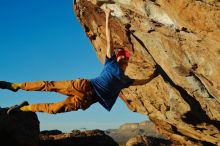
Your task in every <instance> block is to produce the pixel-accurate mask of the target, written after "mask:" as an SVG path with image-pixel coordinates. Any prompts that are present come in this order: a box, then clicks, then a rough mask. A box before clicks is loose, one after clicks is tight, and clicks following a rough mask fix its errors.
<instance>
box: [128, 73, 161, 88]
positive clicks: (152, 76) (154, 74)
mask: <svg viewBox="0 0 220 146" xmlns="http://www.w3.org/2000/svg"><path fill="white" fill-rule="evenodd" d="M157 76H158V74H157V73H156V72H154V73H153V74H152V75H151V76H150V77H149V78H148V79H134V82H133V84H132V86H137V85H144V84H147V83H148V82H150V81H151V80H153V79H154V78H156V77H157Z"/></svg>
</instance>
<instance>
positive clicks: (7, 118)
mask: <svg viewBox="0 0 220 146" xmlns="http://www.w3.org/2000/svg"><path fill="white" fill-rule="evenodd" d="M7 110H8V108H1V109H0V142H1V144H3V146H12V145H14V146H125V145H126V146H137V145H149V146H151V145H160V144H163V145H167V146H168V145H171V142H170V141H168V140H166V139H164V137H163V136H161V135H160V134H158V133H157V132H156V131H155V126H154V125H153V124H152V123H151V122H149V121H146V122H142V123H139V124H138V123H133V124H124V125H122V126H120V128H119V129H110V130H106V131H101V130H85V131H79V130H73V131H71V132H69V133H63V132H61V131H59V130H50V131H41V132H40V130H39V129H40V128H39V126H40V125H39V121H38V118H37V115H36V114H35V113H32V112H17V113H14V114H11V115H8V114H7V113H6V111H7Z"/></svg>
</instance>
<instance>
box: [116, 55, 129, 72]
mask: <svg viewBox="0 0 220 146" xmlns="http://www.w3.org/2000/svg"><path fill="white" fill-rule="evenodd" d="M117 62H118V64H119V66H120V68H121V70H122V71H125V70H126V67H127V66H128V60H127V59H126V58H125V56H120V57H118V58H117Z"/></svg>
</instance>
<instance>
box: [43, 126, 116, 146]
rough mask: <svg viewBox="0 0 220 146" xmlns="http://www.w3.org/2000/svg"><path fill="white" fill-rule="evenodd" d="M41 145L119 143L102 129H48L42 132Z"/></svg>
mask: <svg viewBox="0 0 220 146" xmlns="http://www.w3.org/2000/svg"><path fill="white" fill-rule="evenodd" d="M40 146H118V144H117V143H116V142H115V141H114V140H113V139H112V138H111V137H109V136H107V135H106V134H105V133H104V132H103V131H101V130H90V131H79V130H74V131H72V132H71V133H60V132H59V131H57V133H56V131H53V132H51V131H48V133H46V132H43V133H41V134H40Z"/></svg>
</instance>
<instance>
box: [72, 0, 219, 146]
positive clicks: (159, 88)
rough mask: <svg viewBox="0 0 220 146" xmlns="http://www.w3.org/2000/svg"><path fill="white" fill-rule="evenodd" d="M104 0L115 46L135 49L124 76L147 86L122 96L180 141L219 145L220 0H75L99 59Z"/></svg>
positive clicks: (103, 41) (102, 44) (103, 42)
mask: <svg viewBox="0 0 220 146" xmlns="http://www.w3.org/2000/svg"><path fill="white" fill-rule="evenodd" d="M104 3H107V7H109V8H111V9H113V10H114V12H112V17H111V18H110V27H111V32H112V43H113V45H114V48H116V49H117V48H120V47H127V48H128V49H129V50H130V52H131V53H132V57H131V59H130V62H129V65H128V68H127V71H126V74H127V75H129V76H130V77H132V78H137V79H147V78H149V76H151V75H152V73H153V72H154V71H156V72H157V73H159V76H157V77H155V78H154V79H153V80H152V81H151V82H149V83H148V84H146V85H142V86H136V87H130V88H127V89H124V90H123V91H122V92H121V93H120V97H121V98H122V99H123V100H124V101H125V103H126V104H127V106H128V108H129V109H130V110H131V111H135V112H139V113H142V114H145V115H147V116H149V118H150V120H151V121H152V122H154V123H155V125H156V127H157V129H158V131H159V132H160V133H161V134H163V135H165V136H166V137H167V138H169V139H171V140H172V141H173V142H176V143H177V144H185V145H206V144H209V145H220V76H219V71H220V47H219V46H220V2H219V1H218V0H75V1H74V11H75V14H76V16H77V17H78V19H79V21H80V23H81V24H82V26H83V28H84V30H85V33H86V35H87V36H88V38H89V39H90V41H91V43H92V45H93V46H94V48H95V50H96V53H97V56H98V58H99V59H100V60H101V62H103V61H104V58H105V53H106V39H105V14H104V12H103V10H102V9H103V7H104Z"/></svg>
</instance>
